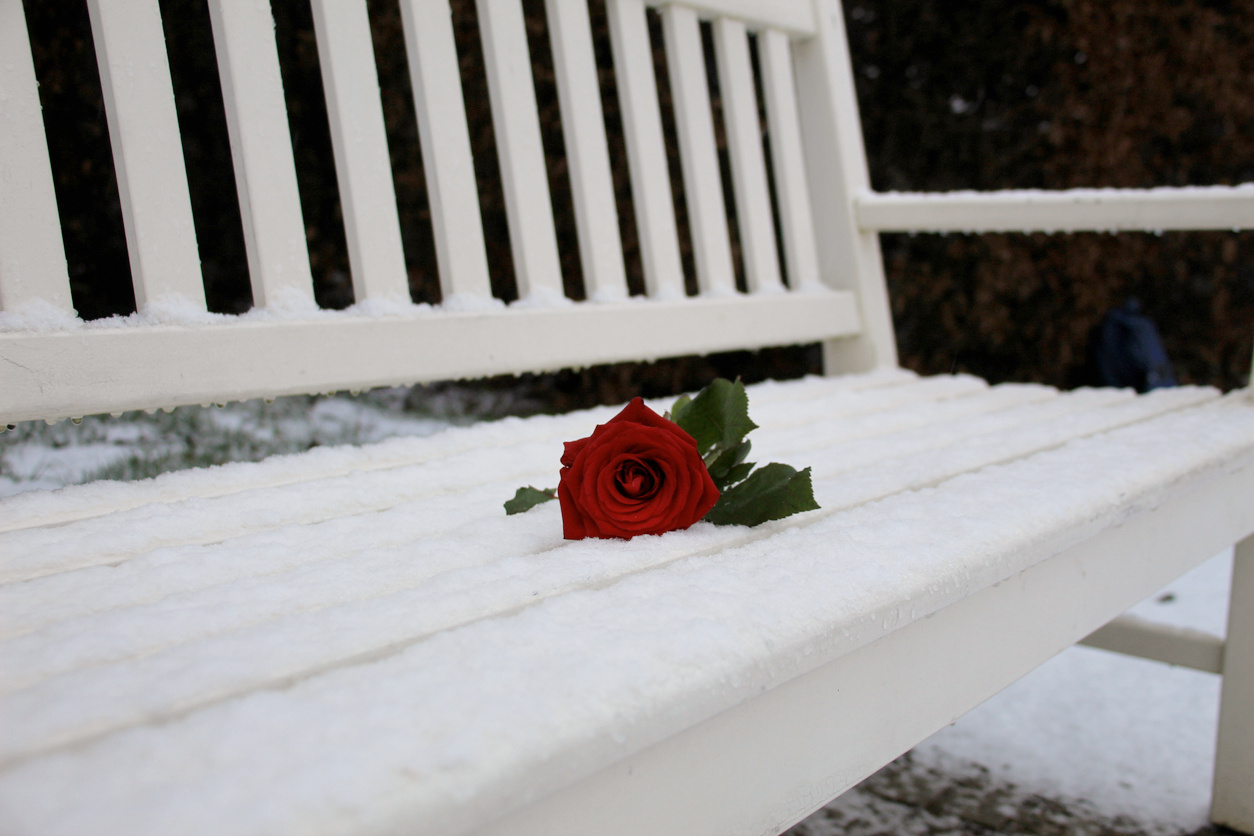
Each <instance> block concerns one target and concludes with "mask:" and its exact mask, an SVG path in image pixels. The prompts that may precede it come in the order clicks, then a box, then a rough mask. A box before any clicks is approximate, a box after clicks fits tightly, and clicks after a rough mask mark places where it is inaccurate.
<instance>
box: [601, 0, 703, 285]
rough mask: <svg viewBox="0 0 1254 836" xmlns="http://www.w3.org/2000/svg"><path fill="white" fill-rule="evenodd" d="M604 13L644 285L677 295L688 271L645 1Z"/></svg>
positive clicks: (616, 4) (614, 1)
mask: <svg viewBox="0 0 1254 836" xmlns="http://www.w3.org/2000/svg"><path fill="white" fill-rule="evenodd" d="M605 11H606V16H607V17H608V19H609V29H610V46H611V48H612V49H613V52H614V77H615V81H616V86H617V90H618V105H619V110H620V112H621V113H622V118H623V134H624V138H625V140H626V144H627V160H628V169H629V172H630V175H631V199H632V204H633V209H634V211H635V216H636V233H637V236H638V237H639V239H640V261H641V264H642V267H643V270H644V282H645V289H646V292H647V293H648V295H649V296H651V297H654V298H658V299H677V298H679V297H681V296H683V295H684V272H683V265H682V263H681V262H680V258H679V232H678V230H677V228H676V226H675V204H674V199H673V194H672V192H671V181H670V174H669V170H668V168H667V163H666V143H665V140H664V138H663V136H662V112H661V108H660V105H659V104H658V96H657V80H656V78H655V77H654V75H653V47H652V46H651V44H650V42H649V26H648V20H647V19H646V17H645V10H644V3H643V2H642V0H606V3H605Z"/></svg>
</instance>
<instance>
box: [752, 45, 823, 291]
mask: <svg viewBox="0 0 1254 836" xmlns="http://www.w3.org/2000/svg"><path fill="white" fill-rule="evenodd" d="M758 63H759V65H760V66H761V69H762V94H763V98H764V99H765V100H766V120H767V129H768V130H769V131H770V137H771V166H772V169H773V171H774V172H775V199H776V202H777V204H778V206H779V218H780V226H781V229H780V237H781V238H782V239H783V243H784V261H785V264H786V265H787V270H788V278H789V284H790V286H791V287H792V288H793V289H794V290H796V289H798V288H805V287H810V286H814V285H817V284H818V282H819V260H818V254H817V253H816V252H815V243H814V220H813V218H812V217H811V216H810V190H809V187H808V186H807V185H806V170H805V165H804V162H805V158H804V157H803V152H802V148H801V126H800V123H799V121H798V116H797V91H796V85H795V84H794V83H793V77H792V56H791V55H790V53H789V40H788V35H786V34H785V33H783V32H781V31H779V30H778V29H766V30H763V31H762V32H760V33H758Z"/></svg>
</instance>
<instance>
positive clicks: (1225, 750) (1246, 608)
mask: <svg viewBox="0 0 1254 836" xmlns="http://www.w3.org/2000/svg"><path fill="white" fill-rule="evenodd" d="M1210 817H1211V820H1212V821H1214V822H1215V823H1216V824H1222V825H1224V826H1226V827H1230V828H1233V829H1234V830H1239V831H1241V832H1243V833H1254V535H1251V536H1249V537H1247V538H1245V539H1244V540H1242V541H1241V542H1240V543H1238V544H1237V547H1236V553H1235V556H1234V561H1233V567H1232V598H1231V601H1230V603H1229V610H1228V637H1227V640H1226V641H1225V644H1224V661H1223V690H1222V692H1221V695H1220V700H1219V734H1218V746H1217V750H1216V754H1215V784H1214V792H1213V794H1212V796H1211V810H1210Z"/></svg>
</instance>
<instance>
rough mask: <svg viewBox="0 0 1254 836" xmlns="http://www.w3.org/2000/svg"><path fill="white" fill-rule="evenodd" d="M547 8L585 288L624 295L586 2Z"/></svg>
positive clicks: (567, 0)
mask: <svg viewBox="0 0 1254 836" xmlns="http://www.w3.org/2000/svg"><path fill="white" fill-rule="evenodd" d="M545 10H546V14H547V17H548V23H549V41H550V43H551V44H552V50H553V66H554V71H555V73H556V75H557V94H558V97H559V99H560V100H561V107H562V136H563V138H564V140H565V145H566V161H567V165H568V166H569V169H570V188H571V197H572V199H573V201H574V204H575V228H576V233H577V234H578V236H579V258H580V263H581V264H582V266H583V282H584V290H585V292H586V293H587V296H588V298H589V299H594V300H609V301H612V300H615V299H621V298H623V297H625V296H626V295H627V273H626V269H625V267H624V265H623V242H622V238H621V236H620V235H619V232H618V208H617V206H616V205H615V199H614V180H613V176H612V175H611V173H610V157H609V145H608V143H607V141H606V136H605V117H604V115H603V114H602V111H601V85H600V77H599V75H598V73H597V65H596V55H595V54H594V52H593V48H592V24H591V22H590V20H589V17H588V6H587V4H586V3H583V2H578V0H574V1H573V2H572V0H546V2H545Z"/></svg>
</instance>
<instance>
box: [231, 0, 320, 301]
mask: <svg viewBox="0 0 1254 836" xmlns="http://www.w3.org/2000/svg"><path fill="white" fill-rule="evenodd" d="M209 14H210V19H211V21H212V24H213V33H214V37H213V43H214V47H215V49H216V50H217V57H218V74H219V75H220V76H221V78H222V100H223V104H224V105H225V109H226V126H227V131H228V133H229V134H230V138H231V158H232V160H233V161H234V165H235V188H236V191H237V192H238V193H239V205H240V218H241V220H242V221H243V226H244V247H245V250H246V251H247V253H248V275H249V278H250V280H251V283H252V291H253V306H254V307H271V306H277V307H281V308H288V309H290V308H295V309H298V310H299V309H311V308H314V307H316V304H315V302H314V295H313V278H312V276H311V275H310V271H309V250H308V248H307V246H306V243H305V222H304V219H303V217H302V215H301V208H300V193H299V191H298V190H297V186H296V163H295V159H294V158H293V156H292V139H291V134H290V132H289V130H288V125H287V104H286V101H285V100H284V98H283V78H282V75H281V74H280V72H279V54H278V47H277V46H276V44H275V39H274V18H273V16H272V15H271V13H270V7H269V5H267V4H264V3H255V2H252V0H213V2H211V3H210V4H209Z"/></svg>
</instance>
